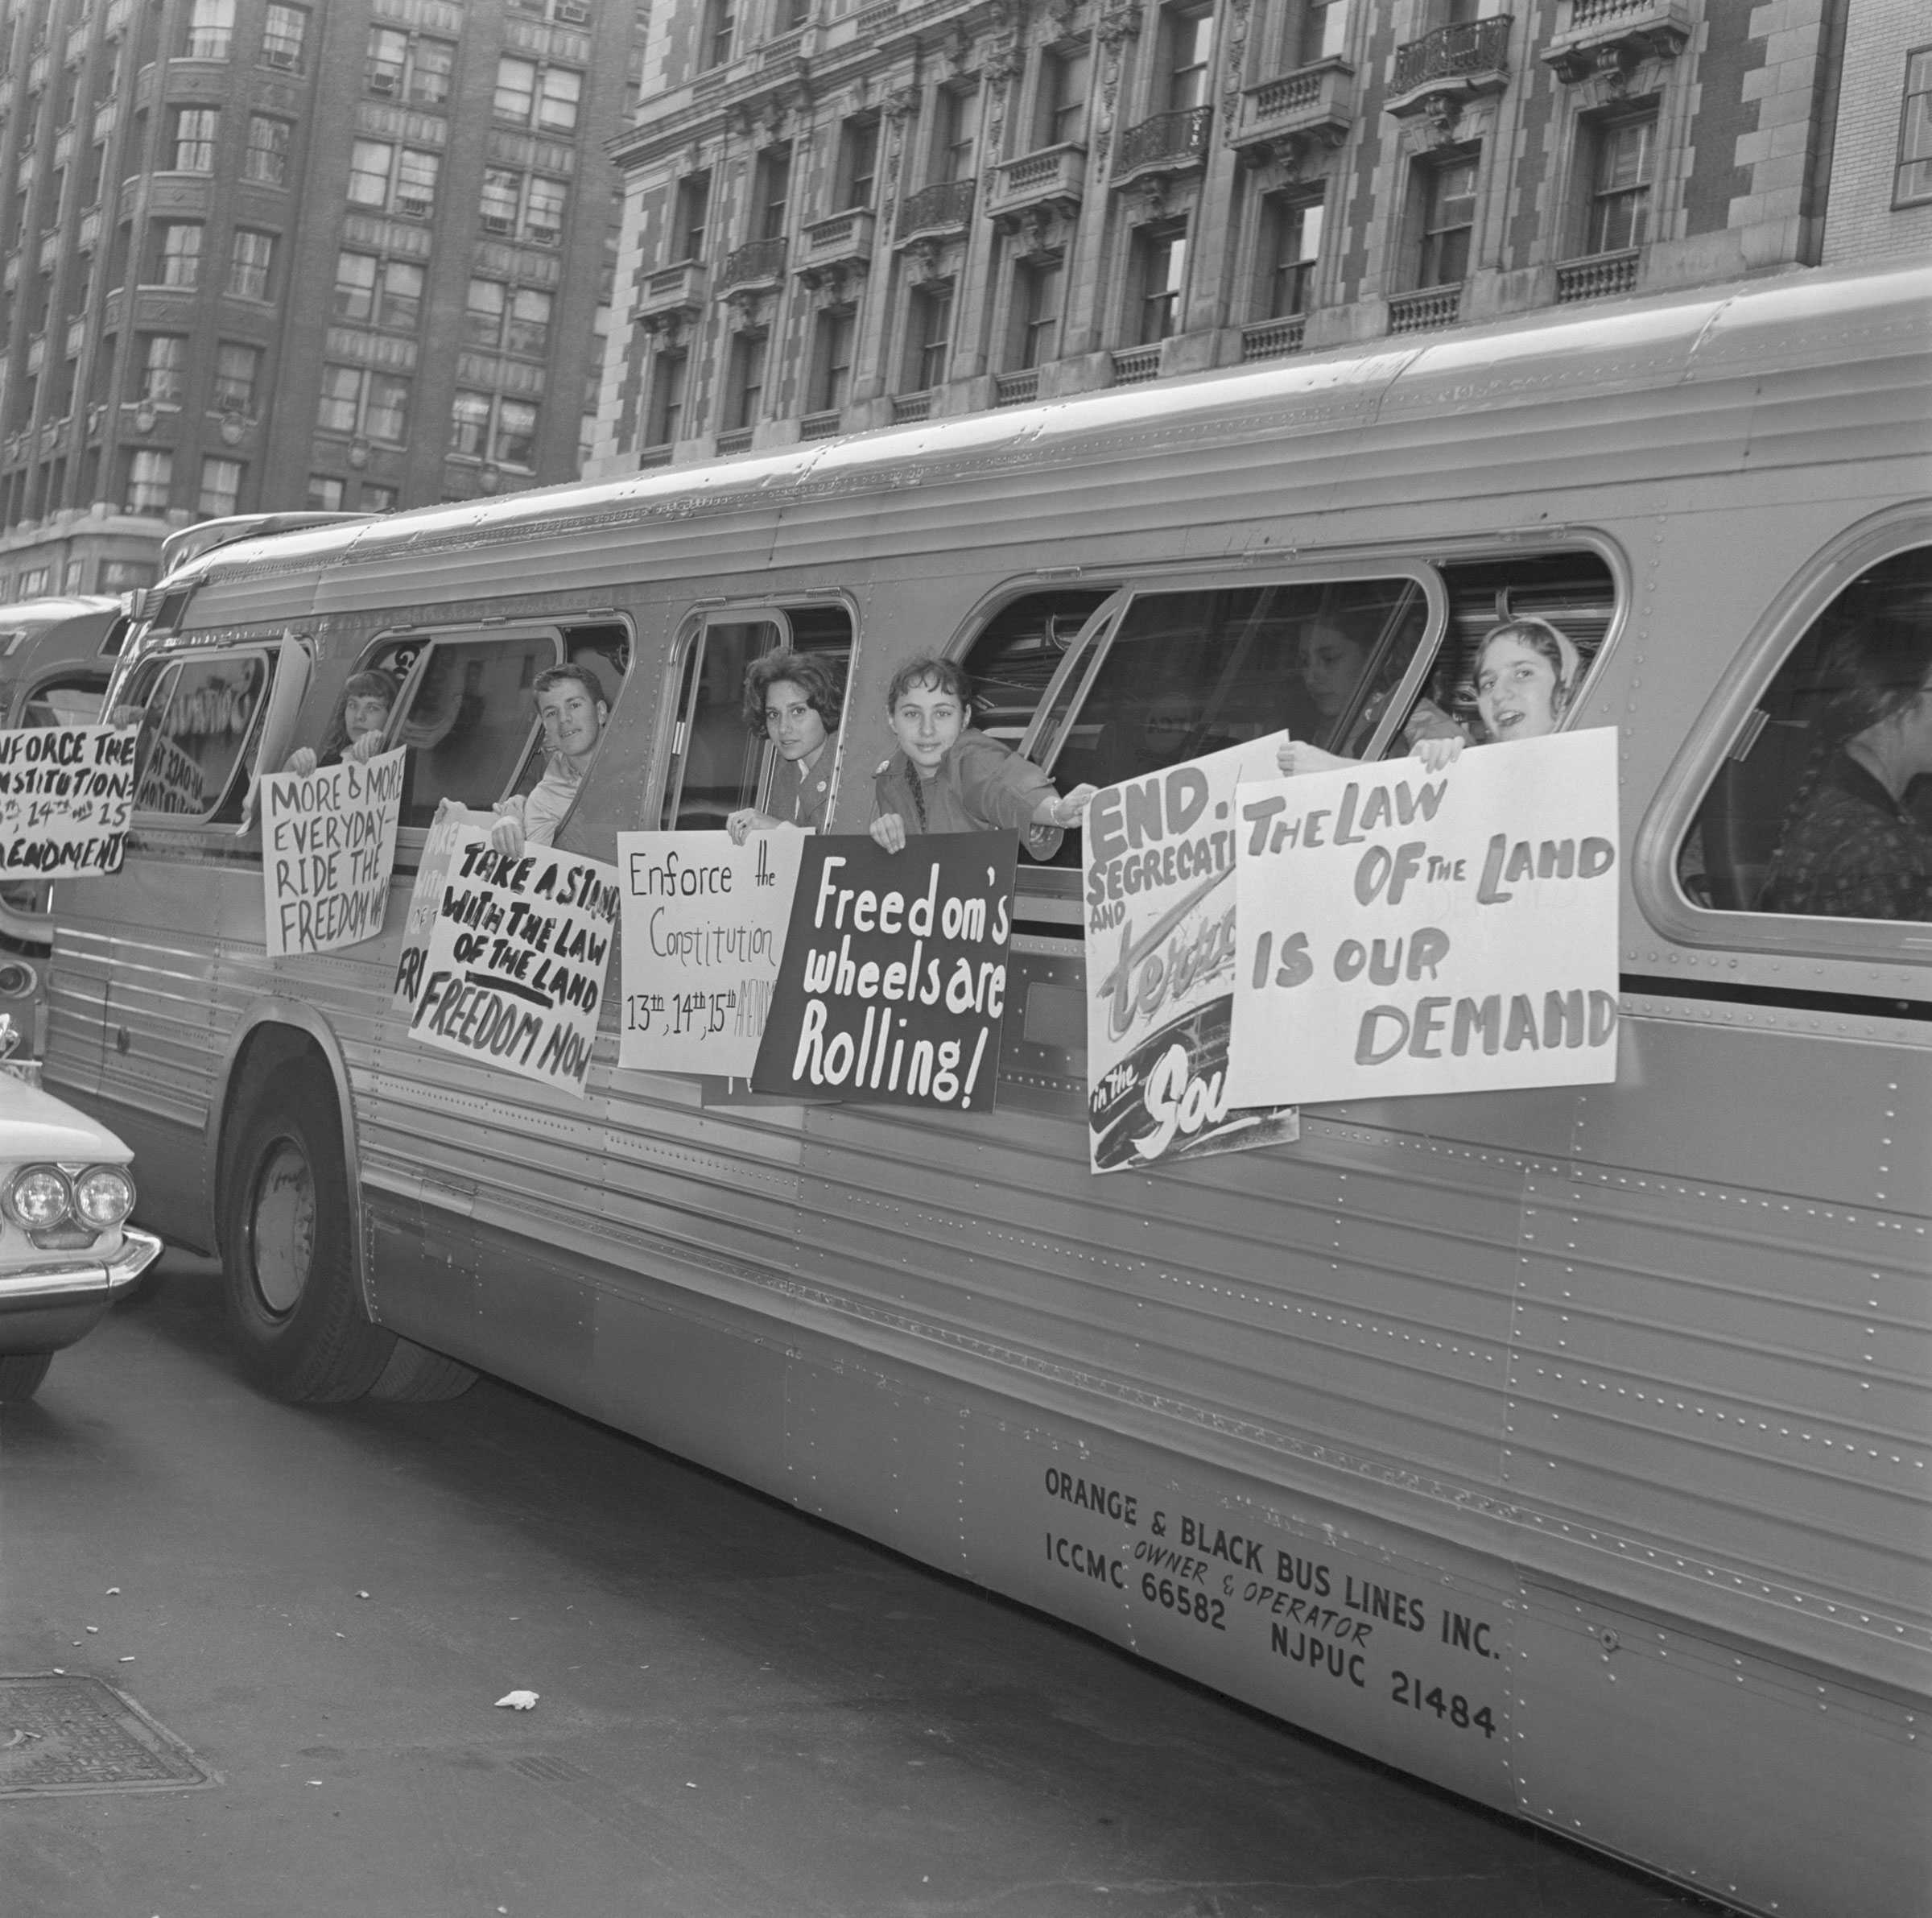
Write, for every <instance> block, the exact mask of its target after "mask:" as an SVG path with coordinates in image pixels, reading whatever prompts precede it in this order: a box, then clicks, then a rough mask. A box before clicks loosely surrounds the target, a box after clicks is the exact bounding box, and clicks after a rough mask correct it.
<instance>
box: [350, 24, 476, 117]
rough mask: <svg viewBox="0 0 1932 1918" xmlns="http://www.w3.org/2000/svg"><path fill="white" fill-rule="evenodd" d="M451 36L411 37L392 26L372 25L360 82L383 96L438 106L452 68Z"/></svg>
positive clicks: (445, 93)
mask: <svg viewBox="0 0 1932 1918" xmlns="http://www.w3.org/2000/svg"><path fill="white" fill-rule="evenodd" d="M455 71H456V43H455V42H454V41H453V40H427V39H415V40H412V39H411V38H410V36H409V35H407V34H406V33H403V32H401V31H398V29H397V28H395V27H370V28H369V51H368V55H367V57H366V59H365V61H364V64H363V69H362V72H363V84H364V85H365V86H366V87H367V88H368V89H369V92H370V93H378V94H380V95H382V97H384V98H386V99H390V100H407V101H409V103H410V104H411V105H413V106H441V105H444V103H445V102H446V101H448V98H449V85H450V76H451V75H452V73H453V72H455Z"/></svg>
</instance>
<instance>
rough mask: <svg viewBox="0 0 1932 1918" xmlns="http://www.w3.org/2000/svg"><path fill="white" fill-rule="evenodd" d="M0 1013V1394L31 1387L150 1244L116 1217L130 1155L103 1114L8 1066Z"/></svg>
mask: <svg viewBox="0 0 1932 1918" xmlns="http://www.w3.org/2000/svg"><path fill="white" fill-rule="evenodd" d="M10 1037H11V1032H10V1028H9V1023H8V1021H7V1020H6V1018H5V1017H4V1015H0V1404H17V1403H19V1402H20V1401H22V1400H23V1399H31V1397H32V1396H33V1395H34V1394H35V1391H37V1390H38V1389H39V1385H40V1382H41V1380H42V1379H44V1378H45V1377H46V1376H47V1366H49V1365H50V1364H51V1363H52V1360H53V1356H54V1354H55V1353H56V1352H57V1351H59V1350H60V1349H61V1347H62V1346H64V1345H72V1343H73V1342H74V1341H75V1340H76V1339H77V1338H79V1337H81V1336H82V1334H84V1333H86V1332H89V1331H90V1330H91V1329H93V1326H94V1325H96V1323H97V1321H99V1320H100V1319H101V1317H103V1315H104V1314H105V1312H106V1311H107V1308H108V1307H109V1305H111V1304H113V1303H114V1300H116V1299H118V1298H119V1297H121V1296H123V1295H124V1294H125V1293H126V1292H128V1291H129V1290H130V1288H132V1287H133V1285H134V1282H135V1280H136V1279H138V1278H139V1277H140V1276H141V1275H142V1273H143V1272H144V1271H147V1268H148V1267H149V1266H150V1265H151V1264H152V1263H154V1261H155V1259H156V1258H158V1257H159V1255H160V1251H161V1242H160V1240H159V1239H158V1238H155V1237H154V1236H153V1234H151V1233H147V1232H142V1231H138V1230H136V1229H135V1228H134V1226H130V1225H129V1224H128V1223H127V1217H128V1215H129V1213H131V1212H132V1211H133V1210H134V1177H133V1175H132V1173H131V1172H130V1170H129V1167H130V1162H131V1161H132V1159H133V1157H134V1155H133V1154H132V1153H131V1152H130V1151H128V1149H127V1147H126V1146H124V1145H123V1144H122V1143H121V1141H120V1140H119V1139H117V1138H115V1136H114V1134H113V1133H111V1132H110V1131H108V1129H107V1128H106V1126H102V1125H97V1123H96V1122H94V1121H93V1119H91V1118H88V1117H87V1115H86V1114H85V1113H81V1112H76V1110H74V1108H73V1107H72V1106H69V1105H68V1103H67V1102H65V1101H64V1100H62V1099H56V1097H54V1096H53V1095H52V1093H47V1092H43V1091H42V1090H41V1089H40V1088H39V1086H38V1085H35V1084H34V1083H33V1082H32V1075H31V1072H22V1073H15V1072H12V1071H10V1070H9V1069H8V1064H7V1063H6V1060H5V1058H4V1053H5V1052H6V1042H7V1040H9V1039H10Z"/></svg>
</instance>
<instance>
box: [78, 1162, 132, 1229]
mask: <svg viewBox="0 0 1932 1918" xmlns="http://www.w3.org/2000/svg"><path fill="white" fill-rule="evenodd" d="M74 1210H75V1211H76V1213H79V1214H80V1216H81V1217H82V1218H83V1219H85V1221H87V1223H88V1224H89V1225H90V1226H93V1228H94V1229H95V1230H96V1231H97V1232H106V1231H109V1230H112V1228H114V1226H118V1225H119V1224H120V1223H121V1221H122V1220H123V1219H124V1218H126V1217H127V1215H128V1214H129V1213H130V1212H132V1211H133V1210H134V1180H131V1179H130V1178H129V1177H128V1176H127V1174H126V1172H122V1169H121V1168H120V1167H119V1166H118V1165H91V1166H89V1168H87V1170H86V1171H85V1172H83V1173H82V1174H81V1176H80V1177H79V1178H78V1179H76V1180H75V1181H74Z"/></svg>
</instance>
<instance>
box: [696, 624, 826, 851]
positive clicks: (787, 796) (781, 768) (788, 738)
mask: <svg viewBox="0 0 1932 1918" xmlns="http://www.w3.org/2000/svg"><path fill="white" fill-rule="evenodd" d="M841 705H842V700H841V697H840V689H839V677H838V673H837V672H836V669H835V668H834V667H833V665H832V661H831V660H829V659H827V658H826V657H825V656H824V654H822V653H795V652H791V651H778V652H773V653H766V655H764V657H763V658H762V659H753V661H752V663H751V664H750V665H749V666H748V667H747V668H745V725H746V727H747V728H748V729H749V730H750V731H751V732H752V733H753V734H757V735H758V736H759V737H760V738H766V739H769V740H770V742H771V743H772V744H773V745H774V746H776V747H777V748H778V765H777V766H776V767H774V769H773V771H772V775H771V791H770V795H769V800H770V808H771V809H770V812H760V811H759V810H758V808H757V807H756V806H741V807H740V808H738V810H737V812H733V814H732V815H731V816H730V817H729V818H728V819H727V820H726V821H725V831H726V832H728V833H730V835H731V838H732V843H733V845H743V844H744V843H745V837H746V835H747V834H748V833H770V832H773V831H775V830H776V829H778V828H779V827H781V826H799V827H801V828H803V829H804V830H805V831H806V832H807V833H822V832H824V830H825V808H826V806H827V804H828V802H829V801H830V800H831V797H832V759H833V753H834V747H833V742H834V741H835V740H836V738H838V733H839V713H840V706H841Z"/></svg>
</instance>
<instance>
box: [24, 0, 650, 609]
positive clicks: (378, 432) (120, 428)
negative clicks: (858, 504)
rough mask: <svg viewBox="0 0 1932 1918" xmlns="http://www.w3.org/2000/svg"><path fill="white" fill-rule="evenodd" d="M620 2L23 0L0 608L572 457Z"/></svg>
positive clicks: (603, 299)
mask: <svg viewBox="0 0 1932 1918" xmlns="http://www.w3.org/2000/svg"><path fill="white" fill-rule="evenodd" d="M645 18H646V15H645V11H644V9H643V8H642V6H640V5H639V4H638V0H461V3H459V0H316V4H313V5H301V4H297V3H296V0H11V4H10V5H8V6H6V9H5V11H4V14H3V15H0V598H11V597H21V596H23V595H25V594H27V593H32V592H35V591H39V590H49V589H52V590H60V589H66V590H70V591H72V590H95V589H105V590H109V591H112V590H116V589H120V588H122V587H125V586H127V585H136V584H139V583H141V582H142V580H143V579H144V578H145V577H151V574H152V569H153V565H154V561H155V554H156V552H157V549H158V547H159V539H160V537H161V535H162V534H163V533H164V532H165V531H167V529H168V527H170V526H171V525H180V524H183V523H187V522H188V521H192V520H194V519H204V518H208V517H213V516H217V515H223V514H226V513H231V512H236V511H253V510H256V509H262V510H286V509H299V508H301V507H303V506H305V505H306V506H320V507H329V508H334V507H342V508H347V509H351V510H353V509H358V508H360V509H365V510H376V511H382V510H385V509H387V508H389V507H391V506H411V505H417V504H421V503H423V502H431V501H436V500H440V499H448V498H464V497H466V496H469V495H470V494H477V493H485V492H490V491H494V490H498V489H507V488H510V487H516V486H530V485H535V484H537V483H539V482H543V481H549V480H561V479H568V478H574V477H576V473H577V472H578V470H579V467H580V461H581V457H582V453H583V449H584V445H585V444H586V443H587V439H588V432H587V428H586V420H587V417H588V414H589V412H590V411H592V410H593V409H594V403H595V397H596V381H597V370H598V367H599V366H600V365H601V358H602V339H601V333H602V330H603V326H604V324H605V320H606V319H607V316H608V312H609V307H608V301H609V284H610V275H611V273H612V271H613V262H614V254H615V248H616V244H617V212H618V207H617V198H616V192H617V176H616V173H615V171H614V169H613V167H612V164H611V163H610V160H609V157H608V155H607V154H606V153H605V145H606V143H607V142H608V140H609V138H610V137H611V135H612V134H613V133H614V132H615V131H617V130H618V129H620V128H621V127H622V126H624V125H625V124H626V122H627V120H628V117H629V114H630V109H631V106H632V105H633V103H634V100H635V97H636V75H637V73H638V71H639V67H640V62H641V59H642V48H643V32H644V24H645Z"/></svg>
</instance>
